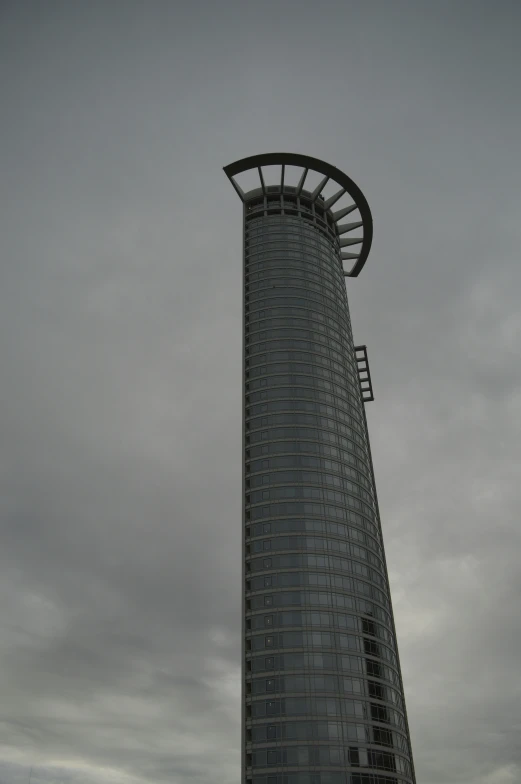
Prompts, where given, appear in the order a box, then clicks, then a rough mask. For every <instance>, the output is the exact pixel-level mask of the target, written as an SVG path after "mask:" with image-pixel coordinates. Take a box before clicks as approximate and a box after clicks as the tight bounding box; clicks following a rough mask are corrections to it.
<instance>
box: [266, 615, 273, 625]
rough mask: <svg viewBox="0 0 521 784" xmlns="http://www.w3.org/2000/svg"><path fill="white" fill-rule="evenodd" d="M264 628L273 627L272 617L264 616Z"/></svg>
mask: <svg viewBox="0 0 521 784" xmlns="http://www.w3.org/2000/svg"><path fill="white" fill-rule="evenodd" d="M264 626H273V615H265V616H264Z"/></svg>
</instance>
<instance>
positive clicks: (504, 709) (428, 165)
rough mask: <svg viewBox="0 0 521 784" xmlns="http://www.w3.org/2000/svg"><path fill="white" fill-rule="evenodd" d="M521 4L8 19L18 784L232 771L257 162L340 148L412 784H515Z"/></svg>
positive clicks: (12, 689)
mask: <svg viewBox="0 0 521 784" xmlns="http://www.w3.org/2000/svg"><path fill="white" fill-rule="evenodd" d="M520 35H521V5H520V4H519V2H517V1H516V0H511V1H509V0H495V2H482V1H481V0H474V2H470V1H467V0H449V1H446V0H432V1H431V2H428V0H403V1H402V0H381V1H379V0H364V2H353V1H352V0H338V2H333V1H331V0H320V2H319V1H318V0H314V2H311V1H310V0H300V2H297V1H296V0H286V2H280V0H277V1H275V0H256V2H250V1H249V0H241V2H233V1H230V0H206V2H205V1H203V0H187V1H186V2H183V3H181V2H178V1H177V0H170V2H168V1H167V0H165V1H164V2H163V1H162V0H141V2H138V1H137V0H136V1H135V2H134V0H128V1H124V0H111V1H110V2H106V1H105V2H103V1H102V0H86V1H84V2H80V0H63V1H62V2H59V1H58V0H56V1H54V2H51V1H49V0H39V2H36V1H35V2H29V1H28V0H18V1H17V0H2V2H1V4H0V84H1V92H0V97H1V105H0V110H1V119H0V171H1V176H0V198H1V209H0V363H1V364H0V368H1V382H0V784H26V783H27V781H28V779H29V774H30V768H31V766H33V772H32V784H54V783H57V784H58V783H59V784H61V783H62V782H68V783H69V782H70V784H208V782H219V784H238V782H239V765H240V705H239V688H240V686H239V684H240V675H239V673H240V669H239V668H240V596H241V578H240V571H241V562H240V557H241V556H240V541H241V532H240V529H241V522H240V515H241V496H240V483H241V444H240V432H241V422H240V417H241V414H240V411H241V376H240V351H241V208H240V202H239V199H238V198H237V196H236V194H235V192H234V191H233V189H232V188H231V186H230V184H229V183H228V180H227V179H226V177H225V175H224V173H223V172H222V167H223V166H225V165H226V164H228V163H230V162H232V161H234V160H236V159H237V158H241V157H243V156H245V155H252V154H255V153H261V152H271V151H290V152H301V153H304V154H308V155H312V156H316V157H318V158H323V159H324V160H326V161H328V162H329V163H332V164H333V165H335V166H337V167H338V168H340V169H342V170H344V171H345V172H346V173H347V174H348V175H349V176H351V177H352V178H353V179H354V180H355V181H356V182H357V183H358V184H359V186H360V187H361V188H362V190H363V192H364V193H365V195H366V197H367V199H368V201H369V203H370V205H371V208H372V211H373V217H374V227H375V235H374V243H373V249H372V252H371V254H370V257H369V260H368V262H367V264H366V266H365V268H364V270H363V272H362V274H361V276H360V278H358V279H356V280H352V281H349V285H348V289H349V296H350V303H351V313H352V319H353V325H354V334H355V342H357V343H365V344H367V346H368V352H369V361H370V367H371V373H372V378H373V384H374V390H375V397H376V400H375V402H374V403H371V404H370V406H368V417H369V427H370V433H371V439H372V445H373V453H374V461H375V470H376V479H377V485H378V490H379V496H380V506H381V512H382V518H383V527H384V538H385V543H386V549H387V558H388V564H389V569H390V579H391V587H392V593H393V602H394V608H395V614H396V623H397V631H398V638H399V645H400V652H401V658H402V667H403V675H404V681H405V692H406V698H407V705H408V712H409V722H410V727H411V735H412V743H413V752H414V757H415V764H416V771H417V778H418V784H519V781H521V676H520V672H521V666H520V665H521V602H520V594H521V565H520V552H521V549H520V548H521V535H520V523H519V508H520V506H521V482H520V471H519V464H520V430H521V362H520V359H521V357H520V341H521V310H520V299H521V269H520V264H519V248H520V246H521V227H520V208H521V195H520V180H521V178H520V171H521V165H520V160H521V156H520V146H521V145H520V138H521V132H520V125H521V109H520V98H519V84H520V76H521V55H520V49H519V40H520Z"/></svg>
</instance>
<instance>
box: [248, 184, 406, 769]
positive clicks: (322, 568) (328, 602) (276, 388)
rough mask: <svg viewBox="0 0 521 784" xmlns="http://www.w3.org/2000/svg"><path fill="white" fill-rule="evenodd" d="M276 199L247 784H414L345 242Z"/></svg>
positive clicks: (254, 376) (259, 417) (254, 507)
mask: <svg viewBox="0 0 521 784" xmlns="http://www.w3.org/2000/svg"><path fill="white" fill-rule="evenodd" d="M286 190H288V191H291V190H292V191H293V192H294V191H295V189H294V188H293V189H290V188H287V189H286ZM276 191H277V189H276V188H268V189H267V191H266V190H265V189H264V188H263V189H262V191H260V190H256V191H251V192H250V193H248V194H245V199H244V249H245V253H244V392H245V395H244V400H245V406H244V458H245V459H244V499H245V504H244V541H243V546H244V582H245V585H244V587H245V592H244V665H243V670H244V684H243V685H244V688H243V712H244V713H243V725H244V778H243V781H245V782H246V784H406V783H407V784H409V783H410V782H414V781H415V779H414V770H413V767H412V756H411V750H410V741H409V734H408V728H407V717H406V713H405V705H404V695H403V687H402V680H401V675H400V667H399V660H398V655H397V648H396V637H395V630H394V622H393V617H392V608H391V601H390V596H389V585H388V579H387V570H386V565H385V557H384V551H383V542H382V537H381V528H380V523H379V517H378V507H377V502H376V494H375V488H374V478H373V470H372V463H371V455H370V449H369V443H368V435H367V426H366V419H365V412H364V403H363V400H362V393H361V389H360V383H359V378H358V370H357V364H356V358H355V349H354V345H353V336H352V330H351V322H350V316H349V307H348V302H347V294H346V286H345V280H344V274H343V269H342V260H341V249H340V242H339V238H338V235H337V233H336V231H335V225H334V221H333V220H332V215H331V212H330V210H327V209H326V208H325V207H324V200H323V199H322V198H321V197H319V198H318V200H316V199H315V201H313V199H312V194H311V193H309V192H306V191H304V190H302V191H301V193H300V194H298V197H299V198H291V199H287V198H286V197H285V198H284V201H285V204H282V203H281V189H279V191H278V193H276ZM288 202H290V203H289V204H288Z"/></svg>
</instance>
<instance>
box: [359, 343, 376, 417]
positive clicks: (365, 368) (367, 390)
mask: <svg viewBox="0 0 521 784" xmlns="http://www.w3.org/2000/svg"><path fill="white" fill-rule="evenodd" d="M354 348H355V360H356V366H357V368H358V380H359V382H360V391H361V393H362V400H363V401H364V403H370V402H371V401H372V400H374V394H373V384H372V382H371V371H370V370H369V360H368V358H367V346H355V347H354Z"/></svg>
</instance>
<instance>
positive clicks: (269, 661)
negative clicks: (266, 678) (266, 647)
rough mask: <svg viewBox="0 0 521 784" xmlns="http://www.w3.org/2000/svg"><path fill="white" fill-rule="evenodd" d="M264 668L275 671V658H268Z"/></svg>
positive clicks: (265, 660)
mask: <svg viewBox="0 0 521 784" xmlns="http://www.w3.org/2000/svg"><path fill="white" fill-rule="evenodd" d="M264 666H265V667H266V669H267V670H273V668H274V667H275V658H274V657H273V656H266V658H265V659H264Z"/></svg>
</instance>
